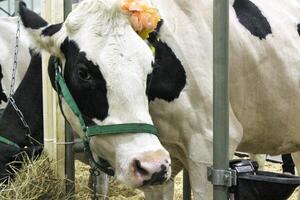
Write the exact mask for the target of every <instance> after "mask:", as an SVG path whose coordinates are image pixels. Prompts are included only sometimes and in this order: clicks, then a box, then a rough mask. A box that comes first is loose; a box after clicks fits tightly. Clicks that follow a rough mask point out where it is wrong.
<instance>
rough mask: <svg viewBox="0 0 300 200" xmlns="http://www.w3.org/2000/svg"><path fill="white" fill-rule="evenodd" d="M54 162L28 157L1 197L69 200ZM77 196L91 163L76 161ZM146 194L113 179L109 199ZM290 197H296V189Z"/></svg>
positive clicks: (82, 194)
mask: <svg viewBox="0 0 300 200" xmlns="http://www.w3.org/2000/svg"><path fill="white" fill-rule="evenodd" d="M53 169H55V168H54V164H53V162H51V160H50V159H49V158H48V157H47V155H45V154H43V155H42V156H40V158H39V159H36V160H34V161H30V159H28V158H27V157H25V164H24V167H23V168H22V169H20V170H16V171H17V173H16V176H15V178H14V180H11V181H10V182H9V184H7V185H5V184H0V199H1V200H11V199H18V200H62V199H63V200H68V199H71V196H70V195H66V194H65V193H64V189H63V184H64V181H65V180H61V179H55V178H54V177H55V173H54V170H53ZM265 170H268V171H275V172H279V171H280V170H281V165H279V164H273V163H268V162H267V163H266V166H265ZM75 178H76V179H75V185H76V188H75V189H76V190H75V195H74V197H75V199H78V200H89V199H91V190H90V189H89V188H88V178H89V166H87V165H85V164H82V163H81V162H79V161H76V176H75ZM143 199H144V195H143V193H142V192H141V191H139V190H134V189H131V188H128V187H126V186H124V185H122V184H119V183H118V182H117V181H116V180H114V179H112V180H111V182H110V188H109V200H143ZM181 199H182V173H180V174H179V175H178V176H177V177H176V178H175V198H174V200H181ZM289 200H296V192H295V193H294V194H293V196H292V197H290V198H289Z"/></svg>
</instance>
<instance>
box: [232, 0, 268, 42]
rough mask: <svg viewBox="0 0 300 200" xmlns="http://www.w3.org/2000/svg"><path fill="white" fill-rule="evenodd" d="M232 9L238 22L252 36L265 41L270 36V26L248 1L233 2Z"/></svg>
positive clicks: (238, 0)
mask: <svg viewBox="0 0 300 200" xmlns="http://www.w3.org/2000/svg"><path fill="white" fill-rule="evenodd" d="M233 8H234V10H235V12H236V15H237V17H238V19H239V22H240V23H241V24H242V25H243V26H245V27H246V28H247V29H248V30H249V31H250V33H251V34H252V35H254V36H256V37H258V38H259V39H261V40H262V39H266V37H267V35H268V34H272V30H271V26H270V24H269V22H268V20H267V19H266V17H265V16H263V14H262V13H261V11H260V10H259V8H258V7H257V6H256V5H255V4H254V3H252V2H251V1H249V0H235V1H234V4H233Z"/></svg>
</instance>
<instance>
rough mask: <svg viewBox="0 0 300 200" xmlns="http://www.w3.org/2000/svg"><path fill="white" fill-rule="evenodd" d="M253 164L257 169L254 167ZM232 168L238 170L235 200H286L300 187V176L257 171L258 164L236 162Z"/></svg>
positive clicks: (234, 188)
mask: <svg viewBox="0 0 300 200" xmlns="http://www.w3.org/2000/svg"><path fill="white" fill-rule="evenodd" d="M241 163H242V164H241ZM253 163H254V164H255V167H253ZM247 164H248V165H247ZM249 165H250V167H249ZM230 166H231V168H233V169H237V176H238V180H237V186H234V187H233V188H232V192H234V199H235V200H286V199H288V198H289V197H290V196H291V194H292V193H293V192H294V190H295V189H296V187H297V186H299V185H300V177H298V176H293V175H287V174H281V173H274V172H266V171H257V163H256V162H251V161H248V160H242V161H241V162H237V161H234V164H232V163H231V165H230ZM237 167H238V168H237ZM243 167H246V168H247V169H248V170H249V169H250V170H249V171H248V172H247V170H241V169H243ZM246 168H244V169H246ZM251 168H252V170H251Z"/></svg>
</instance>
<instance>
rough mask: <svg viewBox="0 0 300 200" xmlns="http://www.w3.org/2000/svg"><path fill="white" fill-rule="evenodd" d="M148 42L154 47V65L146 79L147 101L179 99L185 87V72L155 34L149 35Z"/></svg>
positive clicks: (167, 47) (169, 49) (170, 50)
mask: <svg viewBox="0 0 300 200" xmlns="http://www.w3.org/2000/svg"><path fill="white" fill-rule="evenodd" d="M149 42H150V43H151V44H152V45H153V46H154V47H155V63H154V64H153V72H152V73H151V74H149V75H148V78H147V91H146V93H147V95H148V99H149V100H150V101H153V100H155V98H159V99H163V100H166V101H168V102H171V101H173V100H174V99H176V98H178V97H179V95H180V93H181V91H182V90H183V88H184V86H185V85H186V74H185V70H184V68H183V66H182V64H181V62H180V60H179V59H178V58H177V57H176V55H175V54H174V52H173V51H172V49H171V48H170V47H169V46H168V45H167V44H166V43H164V42H162V41H160V40H158V39H157V33H155V32H154V33H153V34H151V35H150V38H149Z"/></svg>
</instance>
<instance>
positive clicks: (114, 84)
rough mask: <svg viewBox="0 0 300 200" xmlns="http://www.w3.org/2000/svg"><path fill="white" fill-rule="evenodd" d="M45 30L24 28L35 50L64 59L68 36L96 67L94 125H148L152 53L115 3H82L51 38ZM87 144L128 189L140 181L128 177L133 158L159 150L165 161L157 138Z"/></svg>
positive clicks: (117, 137) (105, 138)
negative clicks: (101, 114) (103, 96)
mask: <svg viewBox="0 0 300 200" xmlns="http://www.w3.org/2000/svg"><path fill="white" fill-rule="evenodd" d="M45 28H46V27H42V28H40V29H38V30H32V29H28V30H29V32H30V33H31V34H30V35H31V37H32V39H33V40H34V41H35V43H36V46H37V47H39V48H41V49H43V50H47V51H49V52H50V53H52V54H55V55H57V56H59V57H60V58H61V59H62V60H64V56H63V54H62V52H60V45H61V44H62V42H63V41H64V39H65V38H66V37H68V38H69V39H70V40H73V41H75V42H76V43H77V45H78V46H79V49H80V50H81V51H83V52H85V53H86V57H87V59H88V60H90V61H92V62H93V63H94V64H97V65H98V66H99V70H100V71H101V73H102V75H103V77H104V79H105V80H106V83H107V99H108V104H109V110H108V112H109V113H108V117H107V118H106V119H105V120H104V121H100V120H98V119H93V121H94V122H95V123H96V124H98V125H106V124H123V123H148V124H153V122H152V119H151V117H150V114H149V108H148V98H147V96H146V94H145V91H146V78H147V75H148V74H149V73H151V71H152V66H151V63H152V62H153V54H152V52H151V50H150V48H149V47H148V46H147V44H146V43H145V42H144V41H143V40H142V39H141V38H140V37H139V36H138V35H137V34H136V32H135V31H134V30H133V29H132V27H131V26H130V23H129V21H128V16H127V15H125V14H123V13H122V12H121V11H120V10H119V1H111V0H86V1H83V2H81V3H80V4H79V5H78V6H77V7H76V9H75V10H74V11H72V12H71V13H70V15H69V16H68V18H67V19H66V21H65V23H64V24H63V26H62V28H61V30H60V31H58V32H57V33H55V34H54V35H53V36H51V37H48V36H47V37H45V36H41V32H42V30H43V29H45ZM99 106H101V105H99ZM63 107H64V110H65V112H66V116H67V117H69V118H68V119H69V121H70V122H71V125H72V127H73V129H74V130H76V132H79V130H80V127H79V126H78V125H79V124H78V123H77V122H78V121H76V120H74V116H72V114H71V113H70V111H69V110H68V109H67V108H66V107H65V104H63ZM95 109H97V108H95ZM90 146H91V149H92V150H93V151H94V152H96V153H97V154H98V155H102V156H103V157H104V158H106V159H108V161H109V162H110V163H111V164H112V165H113V166H114V167H115V168H116V176H117V178H118V179H119V180H121V181H123V182H124V183H126V184H127V185H130V186H140V185H141V184H142V180H137V179H134V178H133V173H134V170H133V167H132V166H131V165H132V163H133V160H134V159H136V158H138V157H141V156H142V155H143V154H144V153H147V152H154V151H158V150H160V151H161V152H163V155H164V157H165V159H167V160H168V158H169V154H168V152H167V151H166V150H165V149H164V148H163V147H162V145H161V144H160V142H159V140H158V138H157V137H156V136H154V135H151V134H145V133H140V134H125V135H113V136H102V137H101V136H97V137H93V138H92V139H91V143H90ZM161 155H162V154H161ZM168 173H169V174H170V171H169V172H168Z"/></svg>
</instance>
